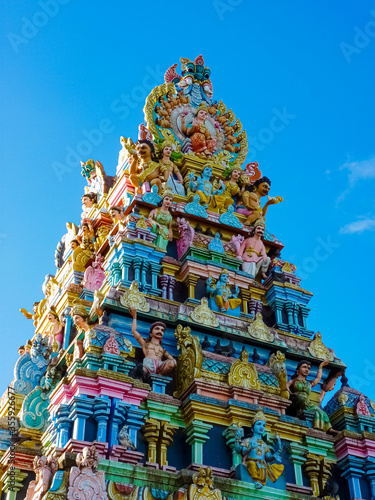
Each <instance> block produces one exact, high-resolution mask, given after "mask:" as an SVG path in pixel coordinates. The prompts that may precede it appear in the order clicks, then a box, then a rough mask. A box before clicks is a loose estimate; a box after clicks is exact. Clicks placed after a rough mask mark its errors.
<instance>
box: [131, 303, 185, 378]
mask: <svg viewBox="0 0 375 500" xmlns="http://www.w3.org/2000/svg"><path fill="white" fill-rule="evenodd" d="M130 314H131V316H132V318H133V323H132V334H133V336H134V338H135V339H136V341H137V342H138V343H139V345H140V346H141V348H142V351H143V354H144V355H145V358H144V360H143V365H142V370H143V377H144V378H145V379H146V378H148V377H149V376H150V375H151V374H158V375H169V374H170V373H171V372H172V371H173V370H174V368H175V366H176V364H177V363H176V360H175V359H174V357H173V356H171V355H170V354H169V353H168V352H167V351H166V350H165V349H164V348H163V347H162V345H161V343H162V340H163V336H164V333H165V330H166V329H167V326H166V325H165V323H163V322H162V321H156V322H155V323H152V325H151V326H150V333H149V336H148V337H147V339H146V340H145V339H144V338H143V337H142V335H141V334H140V333H138V332H137V311H136V310H135V309H134V308H133V307H132V308H130Z"/></svg>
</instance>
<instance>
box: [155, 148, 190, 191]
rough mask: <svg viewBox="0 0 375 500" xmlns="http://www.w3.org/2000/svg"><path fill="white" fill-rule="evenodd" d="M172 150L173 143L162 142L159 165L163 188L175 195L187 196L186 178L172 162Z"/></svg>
mask: <svg viewBox="0 0 375 500" xmlns="http://www.w3.org/2000/svg"><path fill="white" fill-rule="evenodd" d="M172 150H173V143H172V141H170V140H168V139H166V140H165V141H163V142H162V145H161V152H160V155H159V158H160V159H159V164H160V175H161V179H162V182H163V188H164V189H165V188H169V189H170V190H172V192H173V193H174V194H179V195H181V196H185V188H184V184H183V183H184V178H183V177H182V175H181V173H180V171H179V169H178V168H177V166H176V165H175V163H174V162H173V161H172V160H171V154H172Z"/></svg>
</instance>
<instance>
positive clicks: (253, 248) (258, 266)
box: [237, 219, 271, 279]
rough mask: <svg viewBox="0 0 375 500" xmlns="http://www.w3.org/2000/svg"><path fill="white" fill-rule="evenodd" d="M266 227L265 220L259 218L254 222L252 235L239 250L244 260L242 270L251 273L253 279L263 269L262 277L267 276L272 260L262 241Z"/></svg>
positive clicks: (238, 253)
mask: <svg viewBox="0 0 375 500" xmlns="http://www.w3.org/2000/svg"><path fill="white" fill-rule="evenodd" d="M265 228H266V227H265V224H264V220H263V219H258V220H257V221H256V222H255V224H254V229H253V231H252V233H251V236H250V237H249V238H246V240H244V241H243V243H242V244H241V247H240V249H239V251H238V252H237V258H238V259H240V260H242V271H244V272H245V273H248V274H250V275H251V276H252V277H253V279H255V277H256V276H257V274H258V272H259V271H261V273H262V277H263V278H266V272H267V270H268V267H269V265H270V262H271V259H270V258H269V257H268V256H267V253H266V248H265V246H264V243H263V241H262V236H263V234H264V230H265Z"/></svg>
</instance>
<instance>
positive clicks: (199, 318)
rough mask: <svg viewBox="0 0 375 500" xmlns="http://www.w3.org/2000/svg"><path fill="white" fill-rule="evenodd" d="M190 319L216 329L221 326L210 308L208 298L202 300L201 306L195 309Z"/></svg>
mask: <svg viewBox="0 0 375 500" xmlns="http://www.w3.org/2000/svg"><path fill="white" fill-rule="evenodd" d="M190 317H191V319H192V320H193V321H195V322H196V323H200V324H201V325H206V326H212V327H214V328H216V327H217V326H219V322H218V320H217V319H216V315H215V313H214V312H213V311H211V309H210V308H209V307H208V299H207V298H206V297H203V298H202V299H201V304H200V306H197V307H195V308H194V309H193V311H192V312H191V313H190Z"/></svg>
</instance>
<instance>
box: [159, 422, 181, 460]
mask: <svg viewBox="0 0 375 500" xmlns="http://www.w3.org/2000/svg"><path fill="white" fill-rule="evenodd" d="M177 429H178V427H177V425H172V424H170V423H169V422H165V421H164V422H163V421H162V422H161V426H160V451H159V464H160V467H163V465H168V460H167V448H168V446H169V445H170V444H171V443H172V441H173V436H174V433H175V432H176V430H177Z"/></svg>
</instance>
